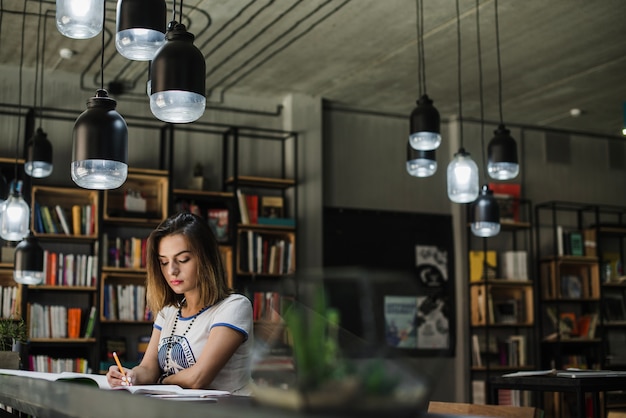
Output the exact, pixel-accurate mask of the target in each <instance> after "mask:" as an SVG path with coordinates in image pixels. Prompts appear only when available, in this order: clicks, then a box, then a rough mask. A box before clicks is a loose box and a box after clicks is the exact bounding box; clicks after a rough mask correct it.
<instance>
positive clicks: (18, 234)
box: [0, 181, 30, 241]
mask: <svg viewBox="0 0 626 418" xmlns="http://www.w3.org/2000/svg"><path fill="white" fill-rule="evenodd" d="M21 183H22V182H21V181H20V182H18V184H17V185H15V184H14V185H13V187H12V191H11V194H10V195H9V198H8V199H7V200H6V202H4V204H3V210H2V220H1V223H0V237H2V239H4V240H5V241H21V240H22V238H24V237H25V236H26V235H27V234H28V231H29V229H28V225H29V220H30V209H29V207H28V204H26V202H25V201H24V199H23V198H22V193H21Z"/></svg>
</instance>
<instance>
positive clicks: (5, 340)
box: [0, 318, 27, 369]
mask: <svg viewBox="0 0 626 418" xmlns="http://www.w3.org/2000/svg"><path fill="white" fill-rule="evenodd" d="M26 334H27V332H26V323H25V322H24V320H23V319H22V318H19V319H13V318H1V319H0V369H19V366H20V353H19V346H20V344H22V343H25V342H26V339H27V337H26Z"/></svg>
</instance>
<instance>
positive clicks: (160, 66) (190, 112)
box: [149, 21, 206, 123]
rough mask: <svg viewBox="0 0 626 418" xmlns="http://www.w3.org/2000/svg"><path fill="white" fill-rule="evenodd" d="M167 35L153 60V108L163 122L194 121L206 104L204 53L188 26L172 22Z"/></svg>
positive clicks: (200, 114) (150, 87)
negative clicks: (195, 44)
mask: <svg viewBox="0 0 626 418" xmlns="http://www.w3.org/2000/svg"><path fill="white" fill-rule="evenodd" d="M165 36H166V39H167V40H166V42H165V45H163V46H162V47H161V48H160V49H159V50H158V51H157V53H156V55H155V57H154V59H153V60H152V65H151V70H150V73H151V74H152V79H151V82H150V86H149V90H150V91H149V96H150V110H151V111H152V113H153V114H154V116H156V117H157V118H158V119H159V120H162V121H163V122H170V123H189V122H193V121H195V120H198V119H199V118H200V116H202V114H203V113H204V109H205V106H206V97H205V72H206V63H205V61H204V56H203V55H202V52H200V50H199V49H198V48H196V47H195V46H194V44H193V40H194V35H193V34H191V33H189V32H187V28H186V27H185V25H183V24H181V23H177V22H175V21H173V22H170V25H169V28H168V31H167V34H166V35H165Z"/></svg>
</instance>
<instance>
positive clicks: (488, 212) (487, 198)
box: [470, 0, 500, 238]
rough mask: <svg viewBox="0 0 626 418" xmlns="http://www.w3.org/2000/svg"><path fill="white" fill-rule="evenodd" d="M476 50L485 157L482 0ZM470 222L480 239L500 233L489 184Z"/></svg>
mask: <svg viewBox="0 0 626 418" xmlns="http://www.w3.org/2000/svg"><path fill="white" fill-rule="evenodd" d="M476 44H477V45H476V50H477V51H478V86H479V88H478V91H479V95H480V100H479V102H480V144H481V151H482V153H483V156H484V155H485V154H484V153H485V123H484V119H485V117H484V101H483V67H482V52H481V51H482V49H481V45H480V0H476ZM485 161H486V158H483V169H484V170H485V177H487V172H486V171H487V169H486V166H485V164H484V162H485ZM470 210H471V213H470V221H471V230H472V233H473V234H474V235H476V236H478V237H483V238H487V237H493V236H496V235H498V234H499V233H500V206H499V205H498V202H497V201H496V199H495V198H494V197H493V191H492V190H490V189H489V186H488V185H487V184H485V185H483V187H482V189H481V191H480V195H479V196H478V199H476V200H475V201H474V203H472V206H471V208H470Z"/></svg>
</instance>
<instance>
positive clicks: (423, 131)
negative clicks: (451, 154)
mask: <svg viewBox="0 0 626 418" xmlns="http://www.w3.org/2000/svg"><path fill="white" fill-rule="evenodd" d="M415 3H416V4H415V8H416V11H417V19H416V20H417V25H416V26H417V58H418V72H419V77H418V78H419V80H418V81H419V82H418V84H419V87H420V92H423V93H421V97H420V98H419V100H417V102H416V104H417V107H416V108H415V109H413V112H411V119H410V133H409V143H410V144H411V147H413V148H414V149H416V150H421V151H430V150H434V149H437V148H438V147H439V145H440V144H441V133H440V132H441V128H440V124H441V121H440V117H439V112H438V111H437V109H436V108H435V106H433V101H432V100H431V99H430V98H429V97H428V94H426V59H425V57H424V55H425V54H424V14H423V4H422V0H416V2H415Z"/></svg>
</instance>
